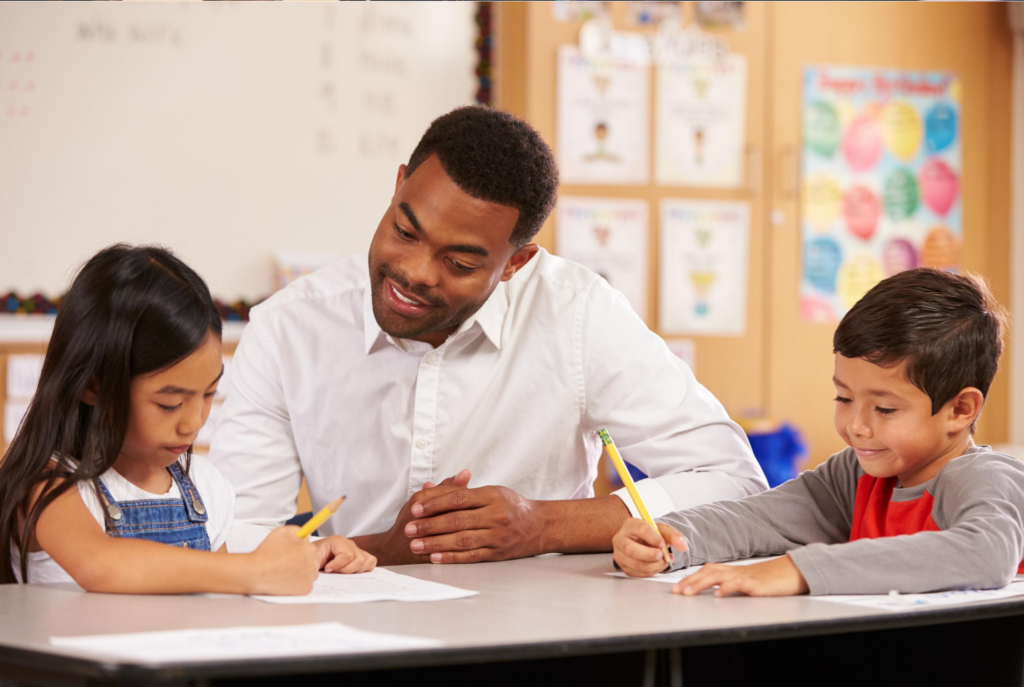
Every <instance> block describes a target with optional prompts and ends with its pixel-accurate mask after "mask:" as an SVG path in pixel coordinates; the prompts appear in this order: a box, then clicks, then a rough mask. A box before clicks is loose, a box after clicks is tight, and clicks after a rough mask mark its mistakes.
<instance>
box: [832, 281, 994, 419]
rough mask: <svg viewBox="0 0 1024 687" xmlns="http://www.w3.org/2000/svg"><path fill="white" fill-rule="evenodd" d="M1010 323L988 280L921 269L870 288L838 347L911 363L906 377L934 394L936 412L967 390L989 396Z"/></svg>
mask: <svg viewBox="0 0 1024 687" xmlns="http://www.w3.org/2000/svg"><path fill="white" fill-rule="evenodd" d="M1005 324H1006V312H1005V310H1003V308H1002V307H1001V306H1000V305H999V304H998V303H997V302H996V301H995V299H994V298H993V297H992V293H991V292H990V291H989V290H988V286H987V285H986V284H985V282H984V280H982V279H981V278H979V277H975V276H973V275H969V274H964V275H961V274H952V273H949V272H944V271H942V270H937V269H932V268H928V267H922V268H919V269H914V270H907V271H905V272H900V273H899V274H895V275H893V276H891V277H889V278H888V279H884V280H883V281H881V282H879V283H878V284H877V285H875V287H874V288H872V289H871V290H870V291H868V292H867V293H866V294H865V295H864V297H863V298H861V299H860V300H859V301H857V303H856V304H855V305H854V306H853V308H851V309H850V312H848V313H846V317H844V318H843V321H842V322H840V323H839V327H838V329H836V333H835V336H834V337H833V339H832V347H833V352H834V353H839V354H840V355H842V356H844V357H846V358H864V359H865V360H867V361H868V362H870V363H874V364H875V365H881V366H882V367H891V366H895V365H898V364H900V363H901V362H903V361H906V373H907V377H908V379H909V380H910V382H911V383H912V384H913V385H914V386H916V387H917V388H919V389H921V391H923V392H925V393H926V394H928V397H929V398H930V399H931V401H932V415H934V414H935V413H937V412H939V410H940V409H941V408H942V406H944V405H945V404H946V403H947V402H948V401H949V400H950V399H952V398H954V397H955V396H956V395H957V394H958V393H960V391H962V390H963V389H965V388H968V387H974V388H975V389H978V390H979V391H980V392H981V393H982V396H986V397H987V396H988V389H989V386H990V385H991V384H992V379H993V377H995V375H996V371H997V370H998V369H999V356H1000V355H1001V354H1002V352H1003V339H1002V334H1003V329H1004V327H1005ZM971 431H972V432H973V431H974V425H973V424H972V425H971Z"/></svg>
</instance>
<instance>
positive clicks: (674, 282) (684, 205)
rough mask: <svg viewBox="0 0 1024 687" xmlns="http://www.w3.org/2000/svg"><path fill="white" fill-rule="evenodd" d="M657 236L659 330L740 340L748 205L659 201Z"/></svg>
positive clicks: (744, 302)
mask: <svg viewBox="0 0 1024 687" xmlns="http://www.w3.org/2000/svg"><path fill="white" fill-rule="evenodd" d="M660 233H661V242H660V244H659V247H658V253H659V260H660V271H659V275H658V293H659V297H658V311H659V315H658V326H659V329H661V331H662V332H666V333H668V332H671V333H675V334H688V335H693V334H701V335H714V336H741V335H742V334H743V333H744V332H745V331H746V328H747V274H748V270H747V263H748V260H749V247H750V206H749V204H747V203H742V202H735V201H707V200H680V199H675V198H670V199H664V200H662V201H661V223H660Z"/></svg>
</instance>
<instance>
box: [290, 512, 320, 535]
mask: <svg viewBox="0 0 1024 687" xmlns="http://www.w3.org/2000/svg"><path fill="white" fill-rule="evenodd" d="M312 517H313V511H308V512H306V513H299V514H298V515H293V516H292V517H290V518H288V521H287V522H285V523H284V524H286V525H298V526H299V527H302V526H303V525H305V524H306V523H307V522H309V519H310V518H312ZM311 536H314V537H319V536H320V530H313V533H312V535H311Z"/></svg>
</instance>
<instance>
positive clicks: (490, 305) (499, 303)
mask: <svg viewBox="0 0 1024 687" xmlns="http://www.w3.org/2000/svg"><path fill="white" fill-rule="evenodd" d="M507 287H508V285H507V283H506V282H503V281H502V282H498V285H497V286H496V287H494V291H492V292H491V295H490V296H489V297H488V298H487V300H486V301H484V304H483V305H481V306H480V309H479V310H477V311H476V312H475V313H473V315H471V316H470V317H469V319H467V320H466V321H465V322H464V323H463V324H462V326H461V327H459V332H464V331H468V330H469V328H470V327H472V326H473V325H474V324H479V325H480V329H481V330H482V331H483V333H484V336H486V337H487V338H488V340H489V341H490V342H491V343H492V344H494V347H495V348H497V349H499V350H500V349H501V330H502V328H503V327H504V325H505V315H506V314H507V313H508V288H507Z"/></svg>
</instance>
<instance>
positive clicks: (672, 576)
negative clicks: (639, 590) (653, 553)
mask: <svg viewBox="0 0 1024 687" xmlns="http://www.w3.org/2000/svg"><path fill="white" fill-rule="evenodd" d="M778 557H779V556H766V557H764V558H748V559H746V560H743V561H732V562H730V563H728V564H727V565H753V564H754V563H764V562H765V561H773V560H775V559H776V558H778ZM703 567H704V566H703V565H695V566H693V567H691V568H683V569H682V570H676V571H675V572H670V573H665V574H663V575H655V576H654V577H630V576H629V575H627V574H626V573H624V572H610V573H605V575H609V576H611V577H625V578H626V579H629V580H643V581H644V582H667V583H669V584H675V583H676V582H678V581H679V580H681V579H683V578H684V577H689V576H690V575H693V574H694V573H696V572H697V571H698V570H700V569H701V568H703Z"/></svg>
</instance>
